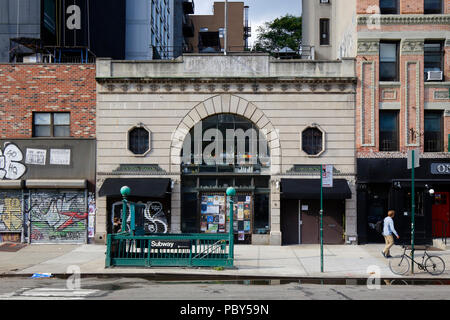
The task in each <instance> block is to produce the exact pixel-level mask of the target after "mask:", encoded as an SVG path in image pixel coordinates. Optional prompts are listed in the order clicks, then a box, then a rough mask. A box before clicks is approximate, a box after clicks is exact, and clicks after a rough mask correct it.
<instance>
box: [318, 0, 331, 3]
mask: <svg viewBox="0 0 450 320" xmlns="http://www.w3.org/2000/svg"><path fill="white" fill-rule="evenodd" d="M328 2H329V1H328V0H320V3H328Z"/></svg>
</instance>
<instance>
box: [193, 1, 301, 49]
mask: <svg viewBox="0 0 450 320" xmlns="http://www.w3.org/2000/svg"><path fill="white" fill-rule="evenodd" d="M220 1H224V0H220ZM228 2H244V5H246V6H249V11H248V15H249V18H248V19H249V24H250V26H251V28H252V36H251V38H250V39H249V43H250V45H251V44H252V43H253V42H254V41H255V40H256V35H257V33H256V30H257V29H258V27H259V26H261V25H263V24H264V23H265V22H269V21H273V20H275V18H279V17H282V16H285V15H286V14H288V13H289V14H291V15H293V16H301V15H302V0H229V1H228ZM213 3H214V0H194V6H195V13H194V14H213V9H212V8H213Z"/></svg>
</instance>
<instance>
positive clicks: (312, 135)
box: [302, 127, 324, 156]
mask: <svg viewBox="0 0 450 320" xmlns="http://www.w3.org/2000/svg"><path fill="white" fill-rule="evenodd" d="M323 141H324V139H323V132H322V131H321V130H320V129H318V128H316V127H310V128H306V129H305V130H304V131H303V132H302V150H303V151H304V152H306V153H307V154H309V155H311V156H318V155H320V154H321V153H322V152H323V151H324V147H323Z"/></svg>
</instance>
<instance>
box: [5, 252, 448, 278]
mask: <svg viewBox="0 0 450 320" xmlns="http://www.w3.org/2000/svg"><path fill="white" fill-rule="evenodd" d="M383 247H384V245H383V244H370V245H359V246H356V245H325V246H324V273H321V272H320V246H319V245H301V246H300V245H299V246H284V247H278V246H250V245H238V246H235V268H234V269H224V270H214V269H213V268H184V267H182V268H176V267H175V268H169V267H166V268H161V267H158V268H119V267H116V268H108V269H106V268H105V252H106V246H105V245H93V244H89V245H28V246H26V247H25V248H23V249H21V250H19V251H17V252H0V276H20V275H23V276H31V275H32V274H34V273H51V274H52V275H55V276H56V275H65V274H67V273H68V267H70V266H78V267H79V268H80V270H81V273H82V274H85V275H90V276H95V275H110V276H114V275H116V276H121V275H123V276H124V275H126V274H128V275H129V274H133V275H135V274H136V275H137V274H142V275H180V276H182V275H191V276H200V275H205V276H206V275H207V276H217V277H220V276H239V277H250V278H254V277H258V278H264V277H270V278H274V277H280V278H283V277H290V278H300V277H301V278H367V277H369V276H370V272H371V269H373V268H374V266H375V267H378V268H379V269H376V270H379V272H380V276H381V277H383V278H396V277H398V276H396V275H394V274H393V273H392V272H391V271H390V269H389V265H388V259H385V258H384V257H383V256H382V255H381V250H382V249H383ZM400 253H401V247H398V246H395V247H394V248H393V249H392V251H391V254H392V255H399V254H400ZM430 253H431V254H433V255H438V256H440V257H442V258H443V259H444V261H445V264H446V271H445V272H444V273H443V274H441V275H440V276H432V275H429V274H428V273H426V272H425V271H420V270H417V267H415V274H414V275H411V274H407V275H406V276H405V277H407V278H414V279H450V250H446V251H430ZM421 254H422V251H416V256H417V257H419V255H421ZM369 267H370V268H371V269H369V270H368V268H369ZM372 271H373V270H372ZM69 273H70V271H69Z"/></svg>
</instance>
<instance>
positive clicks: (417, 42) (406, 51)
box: [400, 39, 424, 55]
mask: <svg viewBox="0 0 450 320" xmlns="http://www.w3.org/2000/svg"><path fill="white" fill-rule="evenodd" d="M423 52H424V40H423V39H404V40H403V41H402V44H401V53H400V54H401V55H423Z"/></svg>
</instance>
